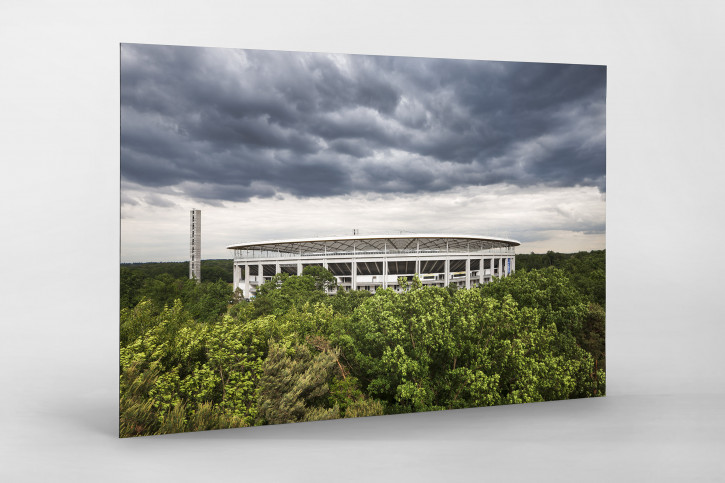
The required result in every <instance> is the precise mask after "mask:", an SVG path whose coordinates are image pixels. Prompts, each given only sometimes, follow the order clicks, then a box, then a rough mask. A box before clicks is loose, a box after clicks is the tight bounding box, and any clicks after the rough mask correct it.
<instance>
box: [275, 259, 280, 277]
mask: <svg viewBox="0 0 725 483" xmlns="http://www.w3.org/2000/svg"><path fill="white" fill-rule="evenodd" d="M278 273H279V260H277V261H276V262H275V264H274V274H275V275H277V274H278Z"/></svg>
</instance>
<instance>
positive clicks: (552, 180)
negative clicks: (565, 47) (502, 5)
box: [119, 44, 607, 437]
mask: <svg viewBox="0 0 725 483" xmlns="http://www.w3.org/2000/svg"><path fill="white" fill-rule="evenodd" d="M120 74H121V78H120V92H121V95H120V106H121V130H120V141H121V142H120V145H121V149H120V183H121V199H120V223H121V243H120V341H119V350H120V360H119V392H120V399H119V435H120V436H121V437H133V436H145V435H159V434H168V433H179V432H189V431H203V430H212V429H224V428H239V427H248V426H261V425H270V424H284V423H297V422H309V421H323V420H333V419H340V418H357V417H365V416H384V415H395V414H402V413H415V412H424V411H439V410H454V409H465V408H473V407H481V406H494V405H503V404H518V403H533V402H543V401H556V400H564V399H574V398H588V397H601V396H604V395H605V394H606V355H605V352H606V351H605V312H606V294H605V288H606V283H605V271H606V236H605V234H606V233H605V232H606V229H605V228H606V227H605V224H606V85H607V69H606V66H602V65H580V64H554V63H535V62H503V61H487V60H468V59H439V58H420V57H392V56H383V55H352V54H338V53H311V52H288V51H265V50H248V49H228V48H205V47H184V46H163V45H144V44H121V45H120Z"/></svg>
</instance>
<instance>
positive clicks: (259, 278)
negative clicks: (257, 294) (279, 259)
mask: <svg viewBox="0 0 725 483" xmlns="http://www.w3.org/2000/svg"><path fill="white" fill-rule="evenodd" d="M263 283H264V265H262V262H259V268H257V287H261V286H262V284H263Z"/></svg>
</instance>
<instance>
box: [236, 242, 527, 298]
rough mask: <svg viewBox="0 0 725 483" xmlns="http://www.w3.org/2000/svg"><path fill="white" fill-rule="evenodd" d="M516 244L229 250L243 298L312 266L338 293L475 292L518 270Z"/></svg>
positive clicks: (279, 245)
mask: <svg viewBox="0 0 725 483" xmlns="http://www.w3.org/2000/svg"><path fill="white" fill-rule="evenodd" d="M518 245H520V243H519V242H517V241H516V240H508V239H504V238H494V237H481V236H469V235H444V236H441V235H381V236H361V235H356V236H350V237H329V238H308V239H293V240H274V241H264V242H255V243H240V244H236V245H229V246H228V247H227V248H228V249H229V250H234V289H235V290H236V289H237V288H240V289H241V290H242V291H243V293H244V297H245V298H250V297H252V296H254V295H255V294H256V292H257V288H258V287H259V286H260V285H262V284H263V283H264V282H266V281H267V280H270V279H271V278H272V277H274V276H275V275H276V274H279V273H287V274H290V275H300V274H302V270H304V268H305V267H307V266H309V265H319V266H322V267H324V268H326V269H327V270H329V271H330V272H331V273H332V274H333V275H334V276H335V278H336V279H337V284H338V290H369V291H371V292H374V291H375V290H376V289H377V288H378V287H382V288H392V289H395V290H400V289H401V287H400V286H399V284H398V279H399V277H403V278H405V279H406V280H412V279H413V277H414V276H415V275H416V274H417V275H418V276H419V278H420V280H421V282H422V283H423V284H424V285H428V286H437V287H447V286H449V285H456V286H459V287H466V288H471V287H472V286H476V285H480V284H484V283H487V282H489V281H491V279H492V278H493V277H505V276H507V275H509V274H511V273H512V272H513V271H514V270H515V268H516V254H515V250H514V247H516V246H518Z"/></svg>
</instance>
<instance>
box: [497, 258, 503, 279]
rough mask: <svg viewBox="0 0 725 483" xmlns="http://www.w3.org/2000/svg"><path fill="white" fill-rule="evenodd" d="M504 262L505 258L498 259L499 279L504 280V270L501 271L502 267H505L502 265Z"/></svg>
mask: <svg viewBox="0 0 725 483" xmlns="http://www.w3.org/2000/svg"><path fill="white" fill-rule="evenodd" d="M502 260H503V258H501V257H498V278H503V270H501V265H503V264H502V263H501V261H502Z"/></svg>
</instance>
